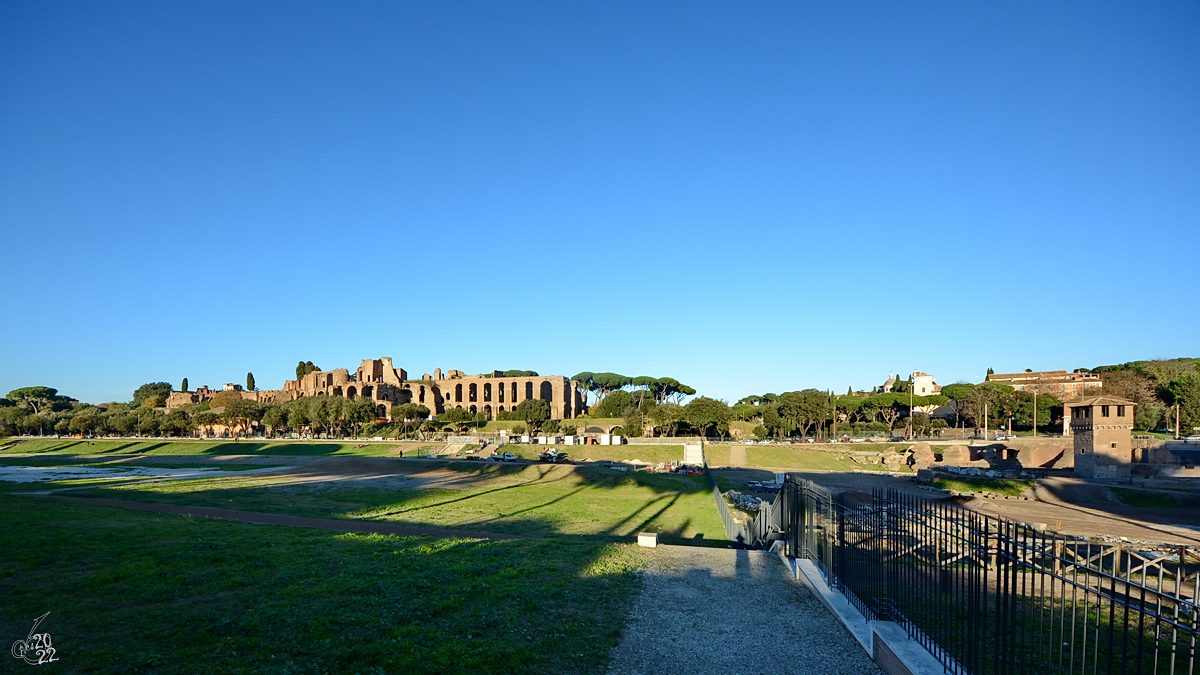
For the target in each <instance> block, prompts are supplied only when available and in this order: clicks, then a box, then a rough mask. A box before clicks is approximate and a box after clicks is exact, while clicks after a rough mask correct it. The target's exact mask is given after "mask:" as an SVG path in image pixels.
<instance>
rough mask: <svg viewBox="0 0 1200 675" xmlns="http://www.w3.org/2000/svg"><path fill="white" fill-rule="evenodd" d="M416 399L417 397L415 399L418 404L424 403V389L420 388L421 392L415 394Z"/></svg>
mask: <svg viewBox="0 0 1200 675" xmlns="http://www.w3.org/2000/svg"><path fill="white" fill-rule="evenodd" d="M417 397H418V398H417V402H418V403H424V402H425V387H421V392H420V393H419V394H417Z"/></svg>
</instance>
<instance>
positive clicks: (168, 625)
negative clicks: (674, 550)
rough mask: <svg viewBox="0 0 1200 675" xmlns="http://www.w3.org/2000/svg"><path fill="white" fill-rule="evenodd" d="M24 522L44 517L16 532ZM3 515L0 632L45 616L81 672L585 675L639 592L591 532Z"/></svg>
mask: <svg viewBox="0 0 1200 675" xmlns="http://www.w3.org/2000/svg"><path fill="white" fill-rule="evenodd" d="M30 519H32V520H33V521H34V522H39V523H43V524H44V526H42V527H39V528H35V529H34V530H32V531H28V528H25V527H23V526H22V524H23V523H28V522H29V520H30ZM522 523H523V524H524V525H525V526H526V527H528V528H530V529H535V528H539V527H541V528H545V527H549V526H550V524H548V523H544V522H541V521H539V520H538V519H527V520H524V521H522ZM0 525H2V526H3V527H0V545H3V548H4V550H5V551H6V556H5V557H4V561H3V563H0V568H2V569H3V570H4V572H5V574H4V575H0V596H2V597H5V600H6V601H5V603H3V606H0V633H3V634H6V635H24V634H25V633H26V632H28V630H29V625H30V623H31V622H32V620H33V619H34V618H35V617H37V616H39V615H41V614H43V613H45V612H47V611H50V618H49V620H48V621H47V623H46V626H45V627H46V629H47V631H48V632H49V633H50V634H52V635H53V636H54V640H55V642H56V643H58V646H59V648H60V649H63V651H64V653H68V649H69V653H70V654H71V657H72V661H73V666H74V667H75V668H78V669H80V670H81V671H84V672H107V671H114V670H124V669H126V668H134V669H151V670H160V671H162V672H179V673H182V672H200V671H205V672H233V671H240V670H277V669H278V668H279V666H280V664H281V663H303V664H306V666H307V667H309V668H312V669H313V670H314V671H320V672H376V671H377V672H414V673H425V672H430V673H433V672H437V673H449V672H539V673H550V672H599V671H603V670H604V667H605V665H606V664H607V660H608V656H609V653H610V650H611V649H612V648H613V647H614V646H615V645H616V643H617V641H618V640H619V637H620V632H621V629H622V626H623V624H624V622H625V615H626V612H627V609H628V607H629V606H630V605H631V603H632V600H633V599H634V598H635V597H636V595H637V591H638V588H639V582H638V580H637V577H636V575H634V574H633V572H634V570H635V569H636V563H635V562H634V561H633V558H632V557H631V556H630V555H628V554H625V553H622V552H621V551H619V550H616V549H612V548H609V547H607V546H605V545H603V544H600V543H595V542H570V541H554V540H543V541H536V540H532V541H531V540H508V541H499V540H490V541H488V540H471V539H431V538H428V537H402V536H395V535H377V534H355V533H344V532H331V531H321V530H316V529H309V528H296V527H278V526H263V525H249V524H243V523H234V522H220V521H213V520H206V519H200V518H185V517H180V516H173V515H162V514H153V513H145V512H136V511H128V510H124V509H113V508H107V507H101V506H93V505H84V504H73V503H65V502H59V501H56V500H36V499H34V498H18V497H5V496H3V495H0ZM58 561H70V564H71V567H72V570H74V571H73V573H72V574H63V573H62V572H61V569H59V568H58V566H57V565H56V562H58ZM531 626H532V627H540V628H539V629H537V630H532V631H531V630H530V627H531ZM198 628H199V629H198ZM129 635H137V636H139V639H137V640H132V641H131V640H129V639H128V636H129ZM347 641H349V642H350V643H351V644H350V645H349V646H348V647H347V646H345V645H344V644H343V643H346V642H347ZM339 645H342V646H339ZM67 646H69V647H67ZM64 647H66V648H64Z"/></svg>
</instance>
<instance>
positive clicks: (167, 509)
mask: <svg viewBox="0 0 1200 675" xmlns="http://www.w3.org/2000/svg"><path fill="white" fill-rule="evenodd" d="M46 496H47V497H49V498H50V499H62V500H64V501H69V502H79V503H81V504H93V505H95V506H115V507H118V508H123V509H134V510H137V511H151V512H153V513H169V514H173V515H177V516H195V517H197V518H213V519H215V520H233V521H237V522H241V523H254V524H258V525H286V526H289V527H312V528H316V529H319V530H336V531H338V532H368V533H372V534H397V535H402V536H414V537H455V538H460V539H525V538H526V537H518V536H516V535H511V534H496V533H494V532H466V531H463V530H445V529H441V528H437V527H419V526H415V525H391V524H386V523H372V522H365V521H361V520H338V519H335V518H302V517H299V516H280V515H276V514H273V513H256V512H254V511H234V510H232V509H214V508H209V507H206V506H177V505H175V504H147V503H145V502H130V501H124V500H121V499H95V498H90V497H63V496H61V495H46Z"/></svg>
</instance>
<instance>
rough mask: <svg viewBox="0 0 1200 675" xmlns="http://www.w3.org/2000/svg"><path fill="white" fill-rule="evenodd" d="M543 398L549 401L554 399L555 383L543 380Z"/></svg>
mask: <svg viewBox="0 0 1200 675" xmlns="http://www.w3.org/2000/svg"><path fill="white" fill-rule="evenodd" d="M541 389H542V391H541V399H542V400H543V401H546V402H547V403H551V402H553V401H554V385H552V384H550V383H549V382H543V383H542V387H541Z"/></svg>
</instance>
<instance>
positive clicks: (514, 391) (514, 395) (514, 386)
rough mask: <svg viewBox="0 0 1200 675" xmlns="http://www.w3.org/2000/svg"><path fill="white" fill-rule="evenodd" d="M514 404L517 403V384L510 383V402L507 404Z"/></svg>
mask: <svg viewBox="0 0 1200 675" xmlns="http://www.w3.org/2000/svg"><path fill="white" fill-rule="evenodd" d="M516 402H517V383H516V382H513V383H512V400H510V401H509V403H516Z"/></svg>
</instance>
